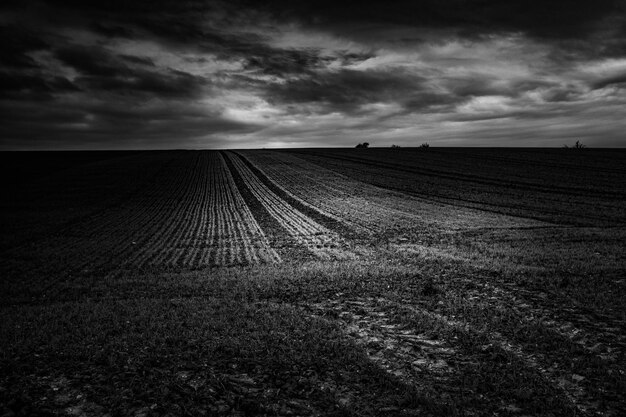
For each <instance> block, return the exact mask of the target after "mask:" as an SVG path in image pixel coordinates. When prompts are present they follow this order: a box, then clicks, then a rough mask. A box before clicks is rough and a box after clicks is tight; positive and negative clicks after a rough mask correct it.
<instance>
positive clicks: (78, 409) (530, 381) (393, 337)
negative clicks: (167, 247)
mask: <svg viewBox="0 0 626 417" xmlns="http://www.w3.org/2000/svg"><path fill="white" fill-rule="evenodd" d="M363 253H367V254H368V256H367V257H363V258H362V259H358V260H353V261H341V262H330V261H304V262H293V263H289V262H288V263H284V264H279V265H259V266H246V267H231V268H214V269H209V270H204V271H195V272H194V271H192V272H185V273H176V272H169V273H156V272H152V273H150V272H146V273H137V272H135V273H130V272H129V273H128V274H109V275H107V276H104V277H102V278H101V279H98V280H85V281H83V280H69V281H65V282H62V283H59V284H58V285H57V286H56V287H55V288H54V289H49V290H47V291H42V292H41V293H39V294H37V293H36V291H35V292H33V291H31V298H30V300H21V301H20V302H19V303H12V302H11V301H10V300H5V302H4V303H3V308H2V309H1V310H0V314H1V315H2V320H1V321H0V322H1V323H2V324H1V327H0V334H1V337H0V355H1V356H0V369H1V371H2V372H1V373H0V374H1V375H2V376H1V379H0V403H2V404H3V406H2V407H3V409H2V411H3V415H31V414H39V415H46V414H47V415H59V414H61V415H106V414H109V415H163V414H171V415H564V416H565V415H596V414H601V415H619V414H620V413H621V412H623V410H624V408H623V407H624V398H623V395H622V394H621V393H623V392H626V384H625V379H624V369H625V368H624V356H623V355H624V353H623V352H624V351H623V350H622V348H623V345H624V340H623V335H624V332H623V329H624V327H623V321H621V320H618V319H614V322H613V323H612V324H613V326H608V325H607V326H606V328H599V327H598V325H597V322H598V320H600V321H602V317H615V315H614V314H613V315H611V313H610V312H604V314H605V316H601V317H600V318H599V319H598V317H594V316H591V315H587V316H585V314H584V312H588V311H596V310H598V309H597V308H595V306H594V305H587V306H584V305H581V303H582V302H583V301H584V300H583V299H581V300H577V299H576V297H575V296H572V294H574V295H575V294H576V293H577V286H578V287H580V289H581V291H583V292H584V291H585V286H586V285H585V281H584V280H580V279H577V278H576V277H570V278H569V279H568V281H567V282H568V284H567V285H566V286H565V287H564V286H563V284H562V282H563V280H564V279H565V276H566V275H565V274H569V275H567V276H570V275H572V274H571V273H569V272H568V271H567V270H552V271H548V270H549V269H550V268H551V267H550V266H549V265H546V266H544V269H543V270H542V273H538V272H537V268H538V267H537V265H536V264H535V265H534V268H533V269H528V270H524V267H523V266H518V268H517V269H515V270H514V272H511V270H510V266H509V265H507V268H502V265H501V267H498V266H497V265H494V264H493V262H492V263H491V265H485V264H481V263H480V262H477V261H476V258H477V257H478V256H479V255H476V256H474V257H466V258H463V257H461V256H459V255H458V253H456V254H452V255H450V256H442V255H441V253H440V252H438V251H437V250H435V249H433V248H431V249H428V250H419V249H416V248H415V247H411V248H410V250H407V248H402V247H400V246H394V245H391V246H389V245H384V246H380V247H374V246H370V247H368V248H366V249H363ZM478 253H479V252H478ZM470 258H472V259H470ZM503 270H504V272H503ZM558 274H561V275H562V277H561V278H558ZM543 275H551V276H552V277H553V280H554V282H555V283H554V284H553V285H547V284H546V282H545V279H541V277H542V276H543ZM533 277H536V278H537V281H536V282H534V281H533ZM529 283H532V284H529ZM618 285H619V284H618ZM623 295H624V291H619V292H615V291H612V292H611V293H607V294H605V296H606V297H607V298H611V299H612V300H613V304H615V303H617V302H618V301H619V300H622V301H623ZM597 298H598V297H596V298H595V299H591V300H590V302H592V303H593V302H595V301H596V300H597ZM616 298H618V299H619V300H617V301H616ZM568 310H571V312H572V313H577V314H571V315H570V316H568V314H567V311H568ZM581 312H583V313H581ZM585 319H586V320H585ZM593 319H595V320H593ZM615 326H617V327H615ZM620 326H622V327H620ZM607 329H608V330H607ZM611 332H612V333H611Z"/></svg>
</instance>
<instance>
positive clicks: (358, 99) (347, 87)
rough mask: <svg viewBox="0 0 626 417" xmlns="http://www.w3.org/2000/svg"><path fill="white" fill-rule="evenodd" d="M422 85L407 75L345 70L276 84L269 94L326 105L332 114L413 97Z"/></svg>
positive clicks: (278, 98) (272, 97)
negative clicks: (405, 96)
mask: <svg viewBox="0 0 626 417" xmlns="http://www.w3.org/2000/svg"><path fill="white" fill-rule="evenodd" d="M422 82H423V80H422V79H421V78H420V77H416V76H410V75H406V74H390V73H387V72H380V71H355V70H341V71H337V72H329V73H327V74H317V75H315V76H312V77H306V78H300V79H296V80H292V81H288V82H286V83H280V84H273V85H271V86H270V87H269V88H268V89H267V91H266V94H267V97H268V100H269V101H270V102H277V101H278V102H281V103H315V104H325V105H327V109H328V111H337V110H342V111H346V112H349V111H353V110H354V109H356V108H358V107H359V106H361V105H363V104H367V103H372V102H374V103H376V102H388V101H393V100H394V99H397V98H398V97H399V96H400V95H403V94H408V95H409V96H410V95H411V94H414V93H417V92H419V90H421V88H422V87H421V83H422Z"/></svg>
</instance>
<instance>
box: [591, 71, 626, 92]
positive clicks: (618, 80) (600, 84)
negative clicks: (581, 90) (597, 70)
mask: <svg viewBox="0 0 626 417" xmlns="http://www.w3.org/2000/svg"><path fill="white" fill-rule="evenodd" d="M615 84H623V87H624V88H626V72H624V73H622V74H617V75H613V76H611V77H606V78H603V79H601V80H598V81H596V82H594V83H593V84H592V87H593V88H594V89H598V88H604V87H606V86H608V85H615Z"/></svg>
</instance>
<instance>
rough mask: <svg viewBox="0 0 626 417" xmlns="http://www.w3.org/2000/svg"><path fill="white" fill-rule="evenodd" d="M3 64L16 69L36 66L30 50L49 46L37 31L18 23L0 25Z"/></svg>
mask: <svg viewBox="0 0 626 417" xmlns="http://www.w3.org/2000/svg"><path fill="white" fill-rule="evenodd" d="M0 39H2V47H1V49H0V51H1V52H2V65H3V66H5V67H9V68H16V69H30V68H36V67H37V64H36V63H35V61H34V60H33V59H32V58H31V57H30V56H28V55H27V53H28V52H32V51H37V50H41V49H45V48H47V47H49V45H48V44H47V43H46V42H45V41H44V40H43V39H41V37H39V36H37V34H36V33H34V32H32V31H30V30H28V29H25V28H22V27H20V26H17V25H7V26H0Z"/></svg>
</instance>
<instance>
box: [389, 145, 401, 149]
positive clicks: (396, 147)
mask: <svg viewBox="0 0 626 417" xmlns="http://www.w3.org/2000/svg"><path fill="white" fill-rule="evenodd" d="M391 147H392V148H393V149H398V148H399V147H400V145H391Z"/></svg>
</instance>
